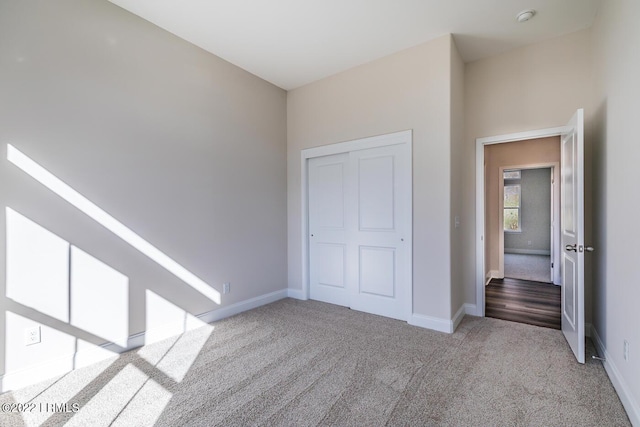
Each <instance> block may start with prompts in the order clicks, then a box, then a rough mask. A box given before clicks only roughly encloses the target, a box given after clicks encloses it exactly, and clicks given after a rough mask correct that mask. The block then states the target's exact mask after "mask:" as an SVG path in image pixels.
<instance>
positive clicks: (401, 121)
mask: <svg viewBox="0 0 640 427" xmlns="http://www.w3.org/2000/svg"><path fill="white" fill-rule="evenodd" d="M452 42H453V41H452V38H451V36H443V37H441V38H439V39H436V40H433V41H431V42H428V43H425V44H422V45H420V46H417V47H414V48H411V49H408V50H405V51H403V52H400V53H397V54H394V55H391V56H388V57H385V58H383V59H380V60H377V61H374V62H371V63H369V64H366V65H363V66H360V67H357V68H354V69H351V70H348V71H345V72H343V73H340V74H337V75H335V76H332V77H328V78H326V79H323V80H320V81H318V82H315V83H312V84H309V85H307V86H303V87H301V88H299V89H295V90H293V91H290V92H289V93H288V97H287V111H288V115H287V141H288V147H287V162H288V163H287V172H288V221H289V228H288V232H289V235H288V239H289V240H288V241H289V287H290V288H292V289H301V288H302V286H303V285H302V280H303V279H302V271H301V264H302V261H301V260H302V254H301V250H302V249H301V246H302V243H301V240H302V236H301V221H302V218H301V201H300V195H301V187H300V186H301V181H300V152H301V150H303V149H305V148H309V147H317V146H320V145H325V144H332V143H337V142H341V141H349V140H354V139H358V138H363V137H367V136H372V135H379V134H386V133H391V132H396V131H400V130H405V129H413V304H414V312H416V313H418V314H423V315H428V316H432V317H437V318H441V319H447V320H448V319H450V314H451V313H450V306H451V303H450V293H451V278H450V269H449V265H450V231H449V224H450V219H449V212H450V203H451V202H450V198H451V190H450V184H449V179H448V178H449V177H450V174H451V171H450V167H451V166H450V156H451V146H450V133H451V124H450V112H451V105H450V91H451V87H450V85H451V71H450V68H451V65H450V64H451V61H450V57H451V52H452V51H451V43H452Z"/></svg>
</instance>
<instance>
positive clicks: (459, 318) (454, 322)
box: [451, 304, 467, 333]
mask: <svg viewBox="0 0 640 427" xmlns="http://www.w3.org/2000/svg"><path fill="white" fill-rule="evenodd" d="M466 313H467V310H466V307H465V305H464V304H462V305H461V306H460V308H459V309H458V311H456V314H454V315H453V319H451V332H452V333H453V332H455V331H456V329H457V328H458V325H459V324H460V322H462V319H463V318H464V315H465V314H466Z"/></svg>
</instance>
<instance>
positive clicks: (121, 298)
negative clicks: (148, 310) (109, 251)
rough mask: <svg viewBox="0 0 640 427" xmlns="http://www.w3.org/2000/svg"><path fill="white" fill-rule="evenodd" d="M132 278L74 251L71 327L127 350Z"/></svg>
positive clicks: (72, 254)
mask: <svg viewBox="0 0 640 427" xmlns="http://www.w3.org/2000/svg"><path fill="white" fill-rule="evenodd" d="M128 318H129V278H128V277H127V276H125V275H124V274H122V273H120V272H118V271H116V270H114V269H113V268H111V267H109V266H108V265H106V264H105V263H103V262H102V261H100V260H97V259H96V258H94V257H92V256H91V255H89V254H87V253H86V252H84V251H82V250H80V249H78V248H76V247H75V246H72V247H71V324H72V325H73V326H76V327H78V328H80V329H83V330H85V331H87V332H90V333H92V334H94V335H97V336H99V337H101V338H104V339H106V340H109V341H111V342H114V343H116V344H118V345H119V346H120V347H127V343H128V339H129V322H128Z"/></svg>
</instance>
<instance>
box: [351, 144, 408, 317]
mask: <svg viewBox="0 0 640 427" xmlns="http://www.w3.org/2000/svg"><path fill="white" fill-rule="evenodd" d="M407 148H408V147H407V145H405V144H401V145H392V146H388V147H381V148H373V149H368V150H361V151H354V152H352V153H350V165H351V168H350V170H351V171H352V172H353V173H352V179H353V185H351V186H350V189H351V190H352V197H349V201H350V202H351V203H350V204H349V207H350V208H351V209H349V210H348V211H347V212H348V213H347V214H348V215H350V216H351V220H350V221H349V223H350V224H353V225H354V226H353V227H352V228H350V229H349V243H351V244H350V245H349V247H348V249H349V252H348V253H347V257H348V259H350V260H352V261H353V264H354V266H355V268H353V269H351V270H349V271H350V272H351V275H350V276H349V278H348V279H349V280H348V283H349V285H350V286H349V290H350V294H351V298H350V306H351V308H353V309H355V310H360V311H366V312H368V313H373V314H378V315H382V316H386V317H392V318H394V319H401V320H407V313H408V309H407V306H406V302H407V300H408V292H410V291H411V284H410V281H409V280H407V278H406V277H405V271H406V263H407V261H408V260H407V251H406V245H407V244H408V238H406V235H407V232H408V230H409V226H408V224H407V214H408V212H405V210H406V207H407V206H408V205H407V202H409V203H410V194H408V192H409V191H408V189H409V188H410V180H411V176H410V173H409V171H410V165H409V164H408V162H410V156H409V153H408V151H407ZM409 206H410V205H409Z"/></svg>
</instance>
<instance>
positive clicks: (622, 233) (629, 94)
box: [592, 0, 640, 425]
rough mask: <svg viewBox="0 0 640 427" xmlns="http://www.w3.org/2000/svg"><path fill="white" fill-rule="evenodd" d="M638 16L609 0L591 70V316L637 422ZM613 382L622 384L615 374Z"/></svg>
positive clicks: (632, 2)
mask: <svg viewBox="0 0 640 427" xmlns="http://www.w3.org/2000/svg"><path fill="white" fill-rule="evenodd" d="M638 17H640V2H638V1H637V0H610V1H606V2H603V3H602V6H601V8H600V11H599V13H598V16H597V17H596V21H595V24H594V26H593V29H592V31H593V44H594V63H593V68H594V69H595V73H596V91H595V95H596V99H595V102H596V111H595V119H594V126H593V127H594V144H593V145H594V147H593V153H594V155H593V158H592V167H593V170H594V203H593V206H594V217H595V220H594V228H595V232H594V241H593V245H594V246H595V248H596V251H595V252H593V254H592V257H593V259H594V262H595V268H594V276H595V279H594V304H593V305H594V314H593V324H594V328H595V330H596V331H597V335H598V337H599V338H600V339H601V340H602V343H603V344H604V347H605V348H606V351H607V354H606V357H607V362H608V363H606V364H605V367H606V368H607V369H608V370H609V372H610V374H611V373H614V374H617V376H618V381H622V383H623V384H624V387H625V388H626V391H627V399H624V398H623V403H624V404H625V407H626V408H627V412H628V413H629V414H630V418H631V419H632V422H635V424H634V425H640V328H639V327H638V301H640V286H639V284H640V269H638V250H637V248H636V243H637V242H638V241H639V240H640V222H638V221H637V220H635V217H636V213H637V212H638V211H639V210H640V198H639V197H638V196H637V195H638V190H637V184H636V183H637V182H640V169H639V168H638V164H640V144H638V132H637V129H636V126H637V124H638V112H639V111H640V84H639V83H638V76H640V49H638V40H640V26H638V23H637V19H638ZM630 215H631V219H630ZM625 339H626V340H627V341H628V342H629V343H630V359H629V360H628V361H625V360H624V358H623V355H622V350H623V342H624V340H625ZM613 367H615V371H614V370H613ZM616 371H617V372H616ZM614 384H616V382H615V381H614ZM616 386H617V387H620V382H618V383H617V384H616ZM619 391H620V389H619Z"/></svg>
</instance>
